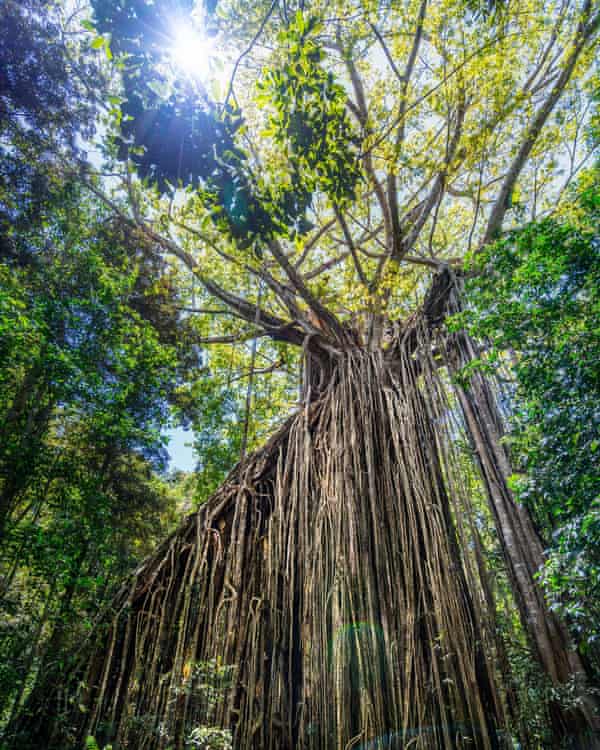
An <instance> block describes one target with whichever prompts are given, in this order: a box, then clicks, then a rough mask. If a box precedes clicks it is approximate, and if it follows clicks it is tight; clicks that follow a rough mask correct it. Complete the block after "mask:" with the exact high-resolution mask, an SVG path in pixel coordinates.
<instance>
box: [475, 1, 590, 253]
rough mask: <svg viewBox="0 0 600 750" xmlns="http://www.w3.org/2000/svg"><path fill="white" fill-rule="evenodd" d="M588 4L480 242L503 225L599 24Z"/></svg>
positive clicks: (492, 237)
mask: <svg viewBox="0 0 600 750" xmlns="http://www.w3.org/2000/svg"><path fill="white" fill-rule="evenodd" d="M591 6H592V3H591V0H587V1H586V3H585V5H584V8H583V12H582V19H581V21H580V22H579V24H578V26H577V32H576V35H575V38H574V40H573V43H572V46H571V50H570V52H569V54H568V56H567V60H566V62H565V65H564V67H563V69H562V72H561V74H560V75H559V77H558V79H557V81H556V83H555V84H554V86H553V87H552V90H551V91H550V94H549V95H548V98H547V99H546V101H545V102H544V103H543V104H542V105H541V107H540V108H539V109H538V111H537V113H536V115H535V117H534V118H533V121H532V122H531V125H530V127H529V129H528V131H527V133H526V135H525V139H524V141H523V143H522V144H521V147H520V148H519V150H518V152H517V155H516V156H515V158H514V161H513V163H512V164H511V166H510V169H509V170H508V174H507V175H506V178H505V180H504V183H503V185H502V188H501V190H500V193H499V195H498V198H497V199H496V202H495V203H494V207H493V208H492V212H491V214H490V218H489V221H488V224H487V227H486V230H485V234H484V237H483V245H486V244H487V243H489V242H491V241H492V240H493V239H494V238H495V237H496V235H497V234H498V232H499V231H500V229H501V227H502V221H503V220H504V216H505V214H506V212H507V211H508V208H509V202H510V196H511V195H512V193H513V190H514V188H515V185H516V183H517V180H518V179H519V175H520V174H521V171H522V170H523V167H524V166H525V164H526V162H527V159H528V158H529V155H530V154H531V151H532V149H533V147H534V145H535V142H536V140H537V138H538V136H539V134H540V132H541V130H542V128H543V127H544V125H545V123H546V121H547V119H548V117H549V116H550V114H551V112H552V110H553V109H554V107H555V105H556V103H557V102H558V100H559V99H560V96H561V94H562V92H563V91H564V89H565V87H566V85H567V83H568V82H569V79H570V78H571V75H572V73H573V70H574V68H575V64H576V63H577V60H578V58H579V55H580V54H581V52H582V50H583V48H584V47H585V45H586V43H587V42H588V41H589V39H590V38H591V37H592V36H593V35H594V33H595V32H596V31H597V30H598V27H599V25H600V11H598V12H597V13H596V14H595V15H594V16H593V17H592V18H591V20H589V21H587V19H588V18H589V15H590V11H591ZM586 21H587V23H586Z"/></svg>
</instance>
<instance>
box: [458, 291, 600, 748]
mask: <svg viewBox="0 0 600 750" xmlns="http://www.w3.org/2000/svg"><path fill="white" fill-rule="evenodd" d="M449 307H450V311H451V312H458V311H459V310H460V301H459V299H458V296H457V294H456V292H455V293H453V294H452V295H451V301H450V305H449ZM451 346H452V350H453V354H454V356H453V357H449V358H448V361H449V362H451V370H452V371H454V373H456V372H457V371H458V370H460V369H461V368H462V367H464V366H465V365H467V364H468V363H469V362H472V361H473V360H474V359H476V358H477V357H478V352H477V350H476V347H475V345H474V343H473V342H472V341H471V340H470V339H469V338H468V336H466V335H465V334H462V333H461V334H458V335H456V336H454V337H453V343H452V345H451ZM455 391H456V394H457V397H458V400H459V402H460V406H461V409H462V413H463V416H464V421H465V426H466V428H467V432H468V434H469V437H470V440H471V444H472V446H473V449H474V451H475V454H476V456H477V459H478V462H479V466H480V469H481V475H482V477H483V480H484V484H485V488H486V491H487V495H488V500H489V505H490V508H491V510H492V514H493V517H494V522H495V526H496V531H497V534H498V539H499V541H500V545H501V548H502V551H503V555H504V560H505V563H506V567H507V572H508V575H509V580H510V582H511V588H512V590H513V593H514V595H515V599H516V603H517V606H518V609H519V612H520V615H521V620H522V622H523V625H524V627H525V630H526V633H527V635H528V638H529V641H530V644H531V646H532V648H533V651H534V655H535V656H536V657H537V660H538V662H539V664H540V666H541V667H542V670H543V672H544V674H546V675H547V676H548V678H549V679H550V681H551V683H552V685H553V686H555V687H559V686H564V685H565V684H566V683H568V682H570V681H573V680H575V682H576V685H577V691H576V692H577V695H578V699H579V708H573V709H571V710H565V709H563V708H561V707H560V705H559V704H558V703H552V704H551V706H550V713H551V720H552V725H553V733H554V736H555V737H557V738H558V739H560V741H565V742H570V743H571V744H570V745H569V746H570V747H572V748H577V749H579V748H580V749H581V750H592V749H594V750H595V749H596V748H600V705H599V702H598V700H597V698H595V697H594V696H593V695H592V694H590V693H589V691H588V690H586V685H587V682H588V674H587V670H586V668H585V664H584V662H583V660H582V658H581V656H580V654H579V653H578V651H577V649H576V647H575V646H574V644H573V642H572V639H571V637H570V634H569V632H568V628H567V627H566V625H565V623H563V622H562V621H561V620H560V618H559V617H557V616H556V615H555V614H554V613H553V612H552V611H551V610H550V609H549V608H548V606H547V604H546V601H545V599H544V594H543V591H542V590H541V588H540V586H539V585H538V583H537V581H536V574H537V573H538V572H539V571H540V569H541V568H542V566H543V564H544V548H543V545H542V542H541V539H540V537H539V535H538V533H537V531H536V529H535V526H534V523H533V520H532V518H531V515H530V514H529V511H528V510H527V508H525V507H523V506H521V505H519V504H518V503H516V502H515V499H514V496H513V494H512V492H511V490H510V488H509V486H508V478H509V477H510V475H511V474H512V473H513V472H512V469H511V466H510V459H509V456H508V454H507V451H506V449H505V447H504V445H503V444H502V438H503V436H504V426H503V420H502V417H501V415H500V413H499V411H498V408H497V405H496V399H495V397H494V394H493V392H492V389H491V387H490V384H489V383H488V382H487V381H486V379H485V377H484V376H482V375H481V374H480V373H475V374H474V375H472V376H471V378H470V380H469V384H468V387H466V388H465V387H462V386H461V385H459V384H456V385H455Z"/></svg>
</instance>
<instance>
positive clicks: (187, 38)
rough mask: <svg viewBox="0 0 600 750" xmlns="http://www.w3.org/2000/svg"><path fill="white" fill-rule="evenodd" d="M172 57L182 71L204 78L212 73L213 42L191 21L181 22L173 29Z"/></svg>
mask: <svg viewBox="0 0 600 750" xmlns="http://www.w3.org/2000/svg"><path fill="white" fill-rule="evenodd" d="M171 40H172V41H171V49H170V55H169V56H170V58H171V61H172V63H173V65H175V67H177V68H178V69H179V70H180V71H181V72H182V73H185V74H186V75H188V76H190V77H191V78H198V79H200V80H204V79H206V78H207V77H208V75H209V73H210V60H211V56H212V55H213V53H214V49H213V42H212V40H211V38H210V37H207V36H205V35H204V34H202V33H201V32H200V31H198V30H197V29H195V28H194V27H193V25H192V24H191V23H189V22H188V23H183V22H179V23H177V24H175V25H174V26H173V29H172V31H171Z"/></svg>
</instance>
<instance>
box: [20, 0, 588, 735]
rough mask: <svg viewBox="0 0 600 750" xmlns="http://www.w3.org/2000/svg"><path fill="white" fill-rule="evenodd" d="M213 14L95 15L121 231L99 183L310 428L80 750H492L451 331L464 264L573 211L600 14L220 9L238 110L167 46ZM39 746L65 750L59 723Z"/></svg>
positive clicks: (546, 650)
mask: <svg viewBox="0 0 600 750" xmlns="http://www.w3.org/2000/svg"><path fill="white" fill-rule="evenodd" d="M190 6H191V4H190V3H180V4H174V3H169V2H155V3H149V2H145V0H132V2H129V3H121V2H112V1H111V0H97V2H95V3H94V9H95V24H96V30H97V32H98V33H99V34H100V35H104V36H99V37H98V40H99V42H100V44H102V41H101V40H103V39H105V40H108V39H109V38H110V46H111V54H112V55H114V56H115V57H116V58H117V60H118V61H119V65H120V67H121V73H122V75H121V85H122V88H121V91H120V96H121V100H122V102H121V106H120V107H116V108H115V110H114V118H115V128H118V130H115V132H114V137H113V139H112V144H111V148H112V151H111V152H109V153H108V157H109V158H110V157H111V156H112V158H113V160H114V163H113V164H110V165H109V168H110V171H111V173H113V175H114V173H115V172H117V171H118V170H119V167H118V165H117V161H118V160H120V161H121V162H124V166H123V167H121V171H122V175H123V189H124V191H125V192H126V194H127V196H128V198H129V203H128V205H127V207H126V208H123V207H121V206H122V204H120V203H119V202H118V201H117V200H115V197H114V196H109V195H107V194H106V191H105V188H103V186H102V183H101V182H100V181H99V180H98V179H96V178H95V177H94V176H93V175H91V174H90V170H88V172H87V176H84V181H85V183H86V184H87V186H88V188H89V189H90V190H91V191H92V192H93V193H94V194H96V195H97V196H98V197H100V198H101V199H102V200H104V201H105V202H106V204H107V205H108V206H109V207H110V208H111V209H112V210H113V211H114V212H115V214H116V215H117V216H118V217H119V218H120V220H121V221H122V222H123V224H124V225H127V226H131V227H135V229H136V230H137V231H139V232H142V233H143V234H144V235H145V236H146V237H147V238H148V239H149V240H151V241H152V242H154V243H155V244H156V245H157V246H159V247H160V248H161V249H162V251H163V253H164V254H165V256H166V257H168V258H171V259H172V260H173V263H174V264H175V265H176V266H180V267H181V266H182V267H184V268H186V269H187V270H188V271H189V272H190V273H191V274H193V276H194V277H195V279H196V281H197V283H198V284H199V285H200V287H201V290H202V291H201V293H200V294H199V297H201V298H202V306H203V307H204V305H205V304H206V309H207V310H210V309H213V310H214V307H211V306H213V305H215V304H216V305H218V307H219V312H220V313H222V312H225V311H226V312H228V313H229V315H226V316H222V315H220V314H219V315H216V316H215V315H214V312H208V313H206V316H207V325H210V326H211V327H213V331H212V332H211V335H210V336H207V337H206V339H205V342H206V343H210V342H211V341H212V342H213V343H215V344H222V343H223V342H224V337H228V338H227V340H229V341H232V340H235V339H238V340H239V341H240V342H244V341H247V340H248V338H254V339H256V338H257V337H259V336H260V337H265V338H268V339H270V340H271V341H272V342H273V343H270V344H266V345H265V347H267V346H268V347H270V350H269V351H273V350H276V347H281V346H283V345H285V346H287V347H290V348H293V347H295V348H296V349H298V354H297V355H296V357H297V359H301V361H302V405H301V409H300V410H299V412H298V413H297V414H296V415H294V416H293V417H292V418H290V420H289V421H288V422H287V423H286V424H285V425H284V426H283V427H282V428H281V429H280V430H279V431H278V432H277V433H276V434H275V435H274V436H273V437H272V438H271V440H270V441H269V442H268V443H267V444H266V446H265V447H264V448H263V449H261V450H259V451H258V452H256V453H255V454H253V455H252V456H249V457H247V458H244V460H242V461H241V462H240V463H239V464H238V466H237V467H236V468H235V469H234V471H233V472H232V474H231V475H230V477H229V479H228V480H227V481H226V483H225V484H224V485H223V486H222V487H221V489H219V490H218V491H217V492H216V493H215V494H214V495H213V496H212V498H211V499H210V500H209V502H208V503H207V504H206V505H205V506H204V507H203V508H202V509H201V510H200V512H198V513H197V514H195V515H193V516H192V517H191V518H190V519H188V521H186V522H185V523H184V525H183V526H182V527H181V528H180V530H179V531H178V532H177V533H176V534H175V535H174V536H173V537H172V538H170V539H169V540H167V541H166V542H165V543H164V545H162V546H161V548H159V550H158V551H157V552H156V554H155V555H153V556H152V557H151V558H150V559H149V560H148V561H146V562H145V563H144V564H143V565H141V566H140V567H139V568H138V569H137V570H136V572H135V573H134V574H133V576H132V579H131V581H129V582H128V583H127V584H126V585H125V586H124V588H123V590H122V592H121V594H120V595H119V597H118V598H117V600H116V602H115V606H116V608H117V615H116V617H115V619H114V620H112V621H111V622H110V623H109V624H108V628H107V630H106V634H105V636H104V639H101V645H100V646H99V647H98V650H97V651H96V652H95V654H94V655H93V656H92V658H91V661H90V663H89V666H88V669H87V670H86V672H85V675H84V676H83V679H82V683H83V687H82V694H81V696H80V702H81V705H82V706H83V707H84V709H85V710H84V712H83V714H82V715H80V716H79V717H78V718H77V719H76V723H77V725H78V727H79V729H78V731H79V732H80V733H85V732H88V731H89V732H92V733H95V734H98V735H102V736H105V737H106V738H107V739H115V740H116V742H118V743H120V744H122V745H135V746H140V747H141V746H144V747H152V748H154V747H157V748H158V747H167V746H169V745H171V746H174V747H177V748H182V747H184V745H185V742H186V740H187V738H188V737H189V736H190V732H191V731H192V730H193V728H194V726H195V724H198V723H201V722H206V721H212V722H214V724H215V725H218V726H221V727H225V728H231V729H232V730H233V731H234V738H235V743H236V747H239V748H254V747H256V748H268V747H272V748H275V747H277V748H281V747H289V748H292V747H307V748H332V747H340V748H341V747H348V746H352V745H354V744H359V743H362V746H363V747H379V746H382V747H383V746H394V745H397V746H405V745H408V744H410V743H411V742H414V743H415V744H418V745H419V746H421V747H431V748H456V747H467V746H471V747H479V748H491V747H498V746H499V745H500V742H501V734H502V732H503V730H504V729H505V727H506V726H507V718H506V709H507V703H508V701H507V697H506V696H505V695H504V692H503V691H502V690H501V689H500V687H499V679H498V676H497V674H496V669H497V668H499V667H498V665H497V664H496V662H495V659H494V658H492V657H491V656H490V654H494V653H496V649H495V648H494V643H493V642H494V634H493V632H492V629H491V628H490V627H489V621H490V615H491V612H489V607H490V601H489V598H486V597H485V596H483V592H484V590H485V585H484V580H483V573H482V571H481V570H479V569H477V568H476V567H474V566H473V565H472V564H471V563H472V560H471V559H470V557H469V552H468V548H465V545H464V544H459V541H458V540H459V539H460V538H461V534H462V531H461V527H460V523H459V518H460V514H461V512H462V509H463V508H464V506H465V504H466V503H467V502H468V497H467V496H466V494H465V490H464V487H463V486H462V483H461V481H460V477H458V476H457V474H456V470H455V467H454V462H453V460H452V458H453V448H452V445H453V437H454V433H453V421H452V420H451V419H450V416H449V415H450V414H452V411H453V409H452V404H451V403H449V400H448V399H449V396H448V389H447V383H446V380H447V373H448V372H452V371H455V370H456V369H457V367H458V366H462V365H464V364H465V363H466V362H465V361H463V359H464V358H465V357H466V358H467V360H468V358H469V357H470V356H471V354H470V351H469V348H468V347H466V346H464V345H463V344H464V337H460V336H459V337H456V338H452V337H450V338H449V337H448V336H447V335H446V333H445V330H444V327H443V321H444V318H445V316H446V314H447V313H448V312H456V311H457V310H458V309H460V306H461V304H462V302H461V297H462V292H461V285H460V284H458V283H457V281H456V279H457V277H460V275H461V274H460V271H461V267H462V261H461V259H462V257H463V256H464V254H465V252H466V251H467V250H469V249H471V250H472V249H475V248H477V247H480V246H485V245H487V244H488V243H490V242H491V241H492V240H494V239H495V238H496V236H497V235H498V233H499V232H500V231H501V229H502V227H503V223H504V222H505V220H506V219H507V215H508V214H509V212H510V213H511V214H512V216H514V217H516V218H517V219H518V218H519V216H520V215H521V216H522V215H523V214H525V215H527V213H528V212H530V213H531V215H533V216H537V215H539V213H540V212H544V211H546V210H547V209H548V207H549V206H551V205H552V203H553V202H554V201H555V200H556V198H557V194H558V193H560V190H561V189H562V187H563V185H562V184H560V182H559V181H558V180H557V171H558V165H557V160H556V159H555V157H554V156H553V155H551V154H550V151H551V150H552V149H557V148H559V147H561V146H563V145H564V147H565V149H566V153H567V154H572V158H571V160H570V162H569V163H570V165H571V170H570V171H571V174H569V175H568V178H569V180H570V179H571V178H572V177H573V175H574V173H575V172H576V170H577V168H578V166H579V160H580V158H581V157H582V156H583V153H582V150H581V146H580V137H579V134H580V131H581V128H582V127H583V125H584V124H585V118H586V91H585V86H586V81H587V79H586V73H587V71H588V70H589V68H590V66H591V63H592V60H593V55H594V50H595V49H596V41H597V35H598V28H599V26H600V10H599V9H598V8H597V7H596V6H595V4H594V3H592V2H591V1H590V0H584V2H582V3H577V2H568V1H566V2H563V3H561V4H560V5H559V6H554V5H552V6H550V5H548V4H546V3H543V2H532V3H529V4H527V5H526V6H522V5H519V6H518V7H516V6H515V5H514V4H513V5H511V4H508V5H506V6H504V5H502V4H498V5H497V7H494V6H492V7H486V8H479V7H474V5H473V3H463V2H448V3H440V4H435V5H433V4H429V3H427V2H426V0H421V2H414V3H413V2H411V3H409V4H407V5H404V6H402V7H395V6H388V5H387V4H372V3H360V2H357V3H352V2H340V3H335V4H333V5H332V4H331V3H327V4H321V3H311V4H310V7H308V6H305V4H303V3H301V4H300V7H298V8H297V7H295V6H294V5H293V4H292V5H290V4H289V3H286V2H282V3H278V2H274V3H272V4H270V5H269V6H268V7H266V6H264V5H262V4H260V3H259V4H256V3H252V4H245V3H243V2H240V3H231V4H228V5H225V4H221V5H220V6H219V13H218V15H217V16H215V17H211V19H210V23H208V22H207V25H208V26H210V27H211V29H212V32H213V33H214V32H215V31H216V33H217V34H218V33H219V29H220V28H221V29H223V30H226V33H227V34H228V36H229V38H230V39H239V40H240V44H241V48H242V49H243V52H242V54H241V55H240V56H239V57H238V58H237V60H236V62H235V64H234V66H233V70H232V74H231V78H230V80H229V82H228V83H227V84H226V85H225V87H224V91H223V92H222V94H221V96H217V95H216V94H212V95H209V94H208V92H207V89H206V87H205V86H204V84H203V83H202V82H200V81H198V80H195V79H193V78H192V79H190V78H187V77H185V76H182V75H181V74H180V73H179V72H178V70H177V68H176V66H175V65H173V64H172V63H173V59H174V56H173V55H172V50H171V49H170V47H171V44H172V43H174V42H175V39H176V36H177V35H176V33H175V31H174V30H173V33H171V31H170V26H169V24H171V23H175V22H176V20H177V19H176V17H177V16H178V17H179V21H180V22H181V20H185V19H187V16H186V14H187V13H189V10H190ZM207 12H208V10H207ZM98 46H100V45H98ZM565 94H566V95H567V96H568V97H569V105H571V106H569V107H568V108H565V109H564V110H561V97H564V95H565ZM561 112H562V115H561ZM242 116H243V117H242ZM134 170H135V171H136V172H137V175H138V176H139V178H140V179H136V177H135V175H134V174H133V171H134ZM113 179H114V177H113ZM150 185H154V186H155V188H156V190H155V191H154V192H152V191H151V190H148V189H147V187H148V186H150ZM169 193H170V195H166V194H169ZM165 195H166V197H165ZM217 261H218V263H219V265H220V269H216V268H215V265H216V262H217ZM426 289H428V291H427V292H425V290H426ZM200 314H203V313H200ZM224 320H225V321H226V322H224ZM231 321H233V323H232V322H231ZM242 345H243V344H242ZM251 364H252V369H254V367H255V360H254V357H252V358H251ZM490 394H491V391H490V389H489V388H488V387H487V384H486V383H485V382H484V383H483V385H482V386H481V387H478V386H477V384H471V387H470V389H469V395H468V396H466V397H465V398H461V401H460V403H461V406H462V407H463V410H464V421H465V425H466V429H467V430H468V431H469V432H470V434H471V436H472V439H473V443H474V446H475V448H476V450H477V453H478V458H479V461H480V465H481V473H482V478H483V481H484V484H485V486H486V488H487V490H488V494H489V502H490V506H491V508H492V510H493V516H494V519H495V522H496V528H497V531H498V535H499V537H500V540H501V543H502V549H503V552H504V554H505V558H506V565H507V568H508V570H509V574H510V577H511V580H512V583H513V585H514V588H515V590H516V594H517V601H518V605H519V609H520V612H521V615H522V618H523V623H524V626H525V628H526V629H527V632H528V634H529V637H530V639H531V642H532V643H533V644H534V647H535V648H534V652H535V653H536V655H537V656H538V658H539V661H540V664H541V666H542V668H543V669H544V670H545V671H546V672H547V673H548V675H549V676H550V677H551V679H552V680H553V681H554V682H555V683H556V684H561V683H562V682H564V680H565V679H567V678H570V677H581V676H582V672H583V665H582V663H581V659H580V658H579V657H578V656H577V654H576V652H575V650H574V649H573V646H572V644H571V643H570V640H569V637H568V633H567V631H566V629H565V627H564V625H563V624H562V623H560V622H558V623H555V621H554V620H552V618H551V617H550V615H549V613H548V611H547V609H546V607H545V604H544V601H543V597H541V595H540V594H539V591H538V589H537V584H536V583H535V580H534V574H535V572H536V567H538V566H539V564H541V562H542V557H541V547H540V546H539V542H538V540H537V536H536V532H535V529H534V527H533V523H532V520H531V518H529V517H528V515H527V513H526V511H524V510H523V509H521V508H519V507H518V506H517V505H516V504H515V502H514V498H513V497H512V495H511V494H510V490H509V489H508V486H507V478H508V475H509V474H510V473H511V470H510V467H509V464H508V460H507V458H506V456H505V455H504V454H503V452H502V451H503V448H502V446H501V444H500V438H501V431H500V427H499V423H498V414H497V410H496V406H495V404H494V402H493V400H492V399H491V398H490ZM459 395H460V394H459ZM484 429H485V430H486V431H487V432H486V434H485V435H484V434H483V431H484ZM553 629H554V631H555V632H549V630H550V631H552V630H553ZM548 641H550V642H549V643H548ZM210 660H215V661H216V664H217V665H219V666H222V665H227V666H228V667H229V669H230V676H229V684H228V687H227V690H226V692H225V696H224V698H223V700H221V701H217V702H212V703H211V704H210V706H209V707H207V703H206V700H205V695H204V694H203V688H202V670H200V672H199V671H198V670H197V669H195V667H196V665H197V664H198V663H200V664H206V663H208V662H209V661H210ZM552 662H554V666H553V664H552ZM557 663H558V664H560V669H557V668H556V664H557ZM78 679H81V673H78ZM595 710H596V706H595V705H594V701H593V698H592V697H590V696H586V697H585V698H584V697H583V694H582V696H581V701H580V702H579V703H578V704H577V705H575V707H574V708H573V709H572V710H570V711H565V710H561V709H560V708H559V707H558V706H556V707H555V709H554V712H553V713H554V732H555V741H556V742H557V743H558V742H559V741H560V740H561V739H566V738H567V736H571V737H572V739H573V743H574V746H577V747H593V746H594V743H596V744H597V742H598V740H597V737H594V734H596V735H597V730H598V718H597V715H594V711H595ZM35 724H36V726H35V729H34V731H33V732H32V735H33V736H34V737H35V736H36V733H37V736H39V737H44V738H45V739H46V741H49V742H50V743H54V744H55V745H57V746H59V745H60V742H62V741H63V740H62V739H60V738H59V737H60V736H59V735H58V734H57V733H56V726H55V727H54V728H52V721H51V717H50V716H49V715H48V712H46V713H44V712H41V711H40V712H39V714H38V716H37V718H36V722H35ZM80 736H83V734H81V735H80Z"/></svg>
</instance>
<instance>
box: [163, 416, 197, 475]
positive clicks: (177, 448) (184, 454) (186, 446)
mask: <svg viewBox="0 0 600 750" xmlns="http://www.w3.org/2000/svg"><path fill="white" fill-rule="evenodd" d="M165 434H166V436H167V437H168V438H169V444H168V445H167V450H168V452H169V456H170V457H171V461H170V463H169V469H181V470H182V471H193V470H194V467H195V466H196V452H195V451H194V449H193V448H192V445H191V444H192V443H193V441H194V433H193V432H192V431H191V430H184V429H183V428H182V427H176V428H174V429H171V430H167V431H166V433H165Z"/></svg>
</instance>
